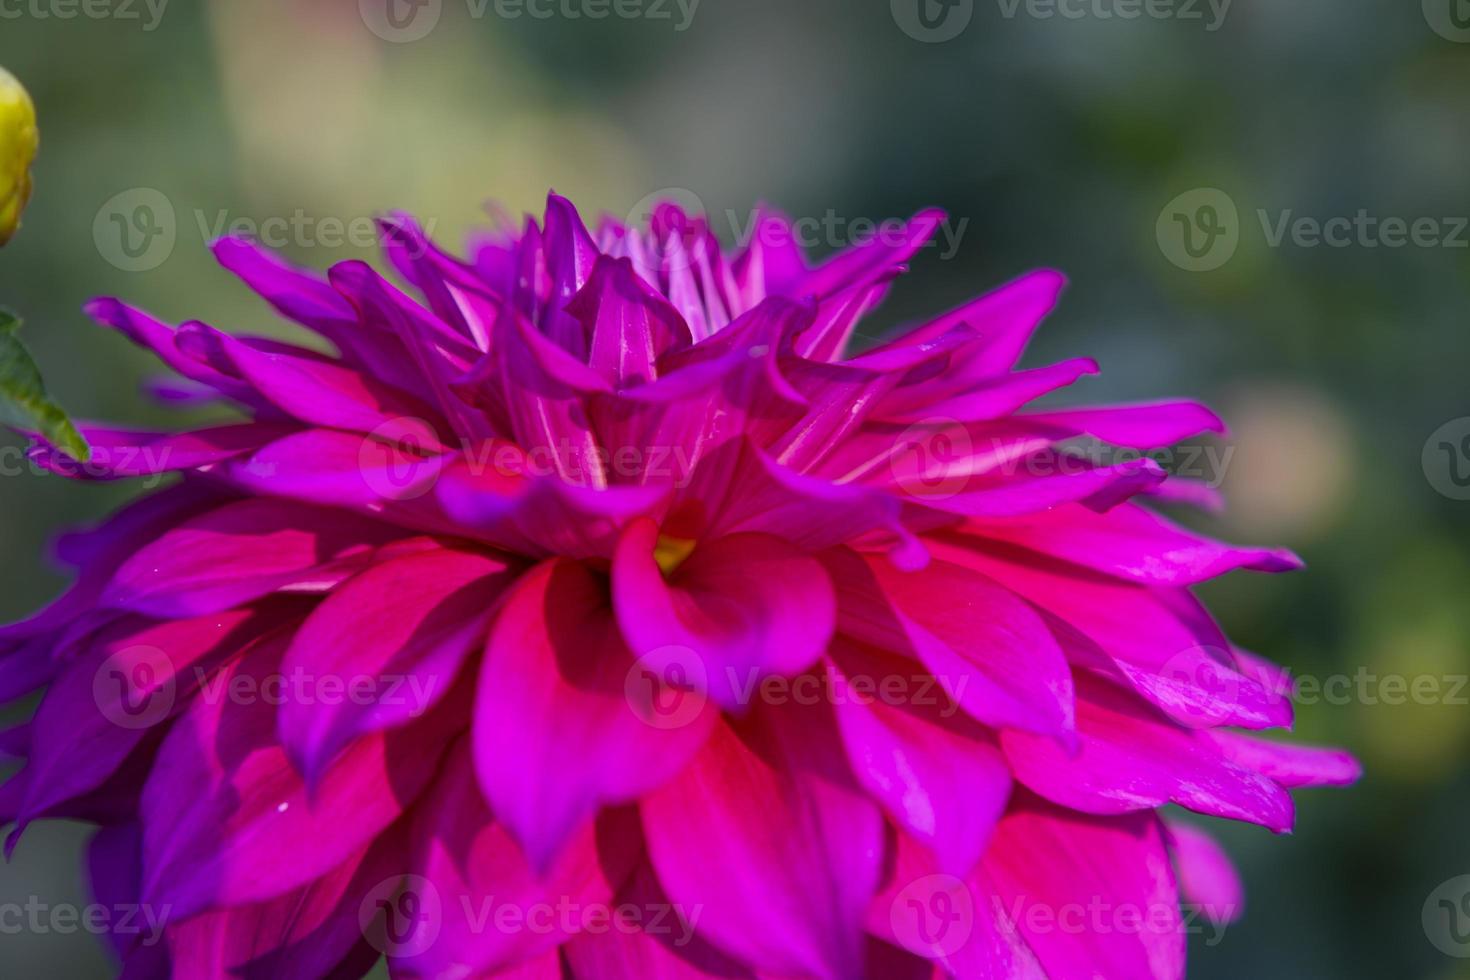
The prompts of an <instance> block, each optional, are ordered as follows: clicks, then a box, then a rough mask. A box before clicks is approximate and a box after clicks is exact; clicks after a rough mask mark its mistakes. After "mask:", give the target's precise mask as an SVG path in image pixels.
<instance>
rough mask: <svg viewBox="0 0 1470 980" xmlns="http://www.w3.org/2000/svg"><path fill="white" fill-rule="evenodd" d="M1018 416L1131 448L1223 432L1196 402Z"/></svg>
mask: <svg viewBox="0 0 1470 980" xmlns="http://www.w3.org/2000/svg"><path fill="white" fill-rule="evenodd" d="M1021 417H1022V418H1024V419H1026V420H1027V421H1031V422H1038V423H1041V424H1044V425H1056V426H1061V427H1063V428H1066V429H1071V430H1073V431H1074V432H1078V433H1084V432H1085V433H1086V434H1088V435H1090V436H1096V437H1097V438H1099V439H1101V440H1103V441H1104V442H1111V443H1113V444H1114V445H1118V446H1128V447H1129V448H1132V449H1158V448H1160V447H1162V446H1169V445H1172V444H1174V443H1176V442H1178V441H1179V440H1181V439H1188V438H1189V437H1191V436H1197V435H1199V434H1200V433H1202V432H1218V433H1222V434H1223V433H1224V432H1225V423H1224V422H1222V421H1220V417H1219V416H1218V415H1216V414H1215V413H1214V412H1212V411H1210V410H1209V409H1208V408H1206V407H1205V406H1203V405H1201V404H1199V403H1198V402H1155V403H1151V404H1147V405H1113V406H1109V407H1107V408H1075V409H1067V410H1064V411H1058V412H1038V413H1036V414H1034V415H1024V416H1021Z"/></svg>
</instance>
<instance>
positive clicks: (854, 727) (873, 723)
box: [827, 639, 1011, 875]
mask: <svg viewBox="0 0 1470 980" xmlns="http://www.w3.org/2000/svg"><path fill="white" fill-rule="evenodd" d="M828 658H829V659H828V663H827V669H828V671H829V673H830V674H831V675H832V681H833V683H834V684H836V685H839V686H840V690H841V691H842V692H843V693H842V694H840V695H839V696H837V697H836V698H835V703H834V710H835V712H836V715H837V725H838V728H839V730H840V731H841V734H842V740H843V745H844V746H845V748H846V750H847V757H848V761H849V763H850V764H851V766H852V771H853V773H854V774H855V775H856V777H857V779H858V782H860V783H861V784H862V785H863V788H864V789H866V790H867V791H868V792H869V793H870V794H871V795H872V796H873V797H874V798H875V799H876V800H878V802H879V803H881V804H882V805H883V807H884V809H885V810H887V811H888V813H889V815H890V816H891V817H892V818H893V820H894V821H896V822H897V823H898V824H899V825H900V826H901V827H903V828H904V829H905V830H907V831H908V832H909V833H910V834H912V835H913V836H914V837H915V838H916V839H917V840H919V841H921V842H922V843H924V844H925V845H926V846H927V847H929V848H930V849H931V850H932V851H933V852H934V853H935V855H937V856H938V858H939V863H940V866H941V868H942V869H943V870H945V871H947V872H949V873H950V874H956V875H964V874H968V873H969V872H970V869H971V868H973V867H974V866H975V864H976V862H978V861H979V860H980V855H981V854H982V853H984V850H985V845H986V842H987V841H988V840H989V839H990V831H991V829H992V828H994V826H995V822H996V820H998V819H999V818H1000V815H1001V813H1002V811H1004V809H1005V804H1006V799H1007V797H1009V795H1010V791H1011V774H1010V771H1009V770H1008V769H1007V768H1006V764H1005V759H1004V758H1003V757H1002V756H1001V754H1000V752H999V750H998V749H997V748H996V746H995V743H994V741H993V740H992V739H991V738H990V736H989V734H988V733H987V732H986V730H985V729H983V728H982V727H981V726H979V725H978V724H976V723H975V722H973V721H971V720H970V719H968V718H967V717H966V716H964V715H956V712H957V711H958V710H959V708H958V706H957V705H955V704H954V703H953V702H952V701H951V700H950V699H949V698H948V697H947V696H945V695H944V694H943V693H942V691H940V690H939V689H938V688H936V687H934V686H933V678H932V677H930V676H928V675H927V671H924V668H922V667H921V666H920V665H919V664H917V663H914V662H913V661H908V662H907V666H906V663H905V661H903V660H902V659H900V658H896V657H891V656H883V655H880V654H877V653H876V652H874V651H872V650H867V649H864V648H861V647H858V646H856V645H853V644H850V643H846V642H844V641H842V640H840V639H839V640H837V641H835V642H834V643H833V644H832V647H831V648H830V650H829V651H828ZM916 669H917V670H916ZM918 671H924V673H923V676H920V674H919V673H918ZM893 681H897V682H899V683H901V684H902V685H903V687H902V688H901V689H900V690H902V692H903V694H902V695H900V696H899V698H898V699H896V700H891V699H890V697H889V696H888V695H886V694H885V693H884V692H885V691H888V690H890V689H891V688H890V687H888V686H885V682H893ZM864 689H866V692H876V693H866V692H865V691H864ZM860 692H862V693H860Z"/></svg>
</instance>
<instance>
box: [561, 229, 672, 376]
mask: <svg viewBox="0 0 1470 980" xmlns="http://www.w3.org/2000/svg"><path fill="white" fill-rule="evenodd" d="M566 311H567V313H569V314H570V315H571V316H572V317H573V318H574V319H575V320H577V321H578V322H579V323H581V324H582V327H583V329H584V330H585V331H586V333H587V336H588V337H589V338H591V350H590V353H589V362H590V363H591V365H592V367H593V369H594V370H596V371H597V372H599V373H600V374H601V375H602V376H603V377H605V378H607V379H608V380H609V381H611V382H612V383H613V385H614V387H617V388H625V387H628V386H630V385H636V384H640V383H643V382H647V381H652V380H653V379H654V377H655V376H656V374H657V371H656V368H655V363H656V361H657V359H658V357H659V355H660V354H662V353H664V352H665V351H669V350H677V349H678V348H679V347H682V346H687V345H688V344H689V343H690V342H691V341H690V337H689V328H688V326H686V325H685V323H684V318H683V317H681V316H680V315H679V313H678V311H677V310H675V309H674V308H673V307H672V306H670V305H669V303H668V301H667V300H665V299H664V298H663V297H661V296H659V295H658V294H657V293H656V292H654V291H653V289H651V288H650V287H649V286H648V285H647V284H646V283H644V282H643V280H641V279H639V278H638V276H637V274H636V273H634V271H633V263H631V262H630V261H628V260H627V259H613V258H608V257H607V256H602V257H600V258H598V260H597V264H596V265H595V266H594V267H593V270H592V277H591V279H589V280H588V281H587V284H586V286H584V287H583V288H582V290H581V291H580V292H578V293H577V295H575V296H573V297H572V299H571V300H570V301H569V302H568V303H567V306H566Z"/></svg>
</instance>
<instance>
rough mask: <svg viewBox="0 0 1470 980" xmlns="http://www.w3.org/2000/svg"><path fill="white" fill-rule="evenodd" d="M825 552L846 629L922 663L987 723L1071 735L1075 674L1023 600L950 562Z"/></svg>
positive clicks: (992, 582) (958, 700)
mask: <svg viewBox="0 0 1470 980" xmlns="http://www.w3.org/2000/svg"><path fill="white" fill-rule="evenodd" d="M826 557H827V567H828V570H829V571H830V572H831V574H832V578H833V581H834V582H836V583H837V585H838V589H839V596H840V606H839V608H840V616H839V628H840V630H841V631H842V633H844V634H846V635H848V636H851V637H854V638H855V639H858V640H861V641H862V642H864V643H868V644H871V645H872V646H875V647H877V648H879V649H882V650H890V651H894V652H896V653H902V654H905V655H906V656H909V657H911V658H913V659H914V660H916V661H917V662H920V663H922V664H923V665H924V666H925V667H927V668H928V669H929V670H930V671H931V672H932V673H933V675H934V676H935V678H937V679H938V682H939V684H940V686H941V687H942V688H943V689H944V690H945V691H946V692H947V693H948V694H949V696H950V697H951V698H953V699H954V700H955V701H956V702H957V703H958V704H959V705H960V706H961V707H963V708H964V709H965V711H966V712H967V713H968V714H970V715H971V716H973V717H974V718H976V719H978V720H980V721H983V722H985V723H986V724H988V725H993V726H996V727H1012V728H1020V729H1024V730H1026V731H1032V732H1037V733H1039V734H1043V735H1048V736H1063V737H1065V736H1066V735H1067V733H1068V732H1070V730H1071V728H1072V679H1071V672H1070V670H1069V668H1068V666H1067V662H1066V659H1065V658H1064V657H1063V656H1062V651H1061V649H1060V648H1059V647H1058V645H1057V642H1056V640H1055V639H1054V638H1053V637H1052V635H1051V632H1050V631H1049V630H1048V629H1047V627H1046V624H1045V623H1044V622H1043V621H1042V619H1041V617H1040V616H1039V615H1037V613H1036V611H1035V610H1033V609H1032V608H1030V607H1029V606H1028V605H1026V603H1024V602H1022V601H1021V600H1020V599H1018V598H1017V597H1016V596H1014V595H1012V594H1011V593H1009V592H1008V591H1006V590H1005V589H1003V588H1001V587H999V586H998V585H997V584H996V583H995V582H994V581H992V580H990V579H987V578H985V577H984V576H982V575H978V574H975V573H974V572H971V571H969V570H968V569H965V568H963V567H961V566H959V565H954V564H950V563H948V562H933V563H931V564H930V565H929V566H928V567H927V568H925V569H922V570H920V571H913V572H904V571H899V570H897V569H895V568H893V567H892V566H891V565H889V564H888V563H887V562H884V561H882V560H875V559H873V558H867V559H864V558H862V557H860V556H857V555H855V554H853V553H852V552H849V551H841V550H840V551H834V552H831V553H829V554H828V556H826ZM954 596H964V597H965V598H964V601H963V602H956V601H954V599H953V597H954Z"/></svg>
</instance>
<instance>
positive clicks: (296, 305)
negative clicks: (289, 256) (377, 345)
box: [210, 236, 357, 342]
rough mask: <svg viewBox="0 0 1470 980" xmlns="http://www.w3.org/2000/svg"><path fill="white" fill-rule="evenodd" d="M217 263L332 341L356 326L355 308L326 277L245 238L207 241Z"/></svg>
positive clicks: (278, 307)
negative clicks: (284, 259)
mask: <svg viewBox="0 0 1470 980" xmlns="http://www.w3.org/2000/svg"><path fill="white" fill-rule="evenodd" d="M210 249H211V250H213V252H214V257H215V258H216V259H217V260H218V261H219V264H220V265H222V266H224V267H225V268H226V269H228V270H229V271H230V272H232V273H234V274H235V275H236V276H238V277H239V278H240V280H241V281H242V282H244V283H245V285H246V286H248V287H250V289H251V290H252V291H253V292H254V293H256V294H257V295H259V296H261V297H263V298H264V299H265V300H266V302H268V303H270V304H271V306H273V307H275V309H276V311H277V312H279V313H280V314H281V315H282V316H284V317H286V318H288V319H290V320H294V321H295V322H297V323H299V324H301V325H302V326H305V327H310V328H311V329H312V330H315V331H316V332H317V333H320V334H321V335H322V336H324V337H326V338H327V339H329V340H331V341H333V342H340V340H341V338H342V337H343V335H344V334H345V333H346V332H347V331H349V330H351V329H352V328H353V327H355V326H356V325H357V311H355V310H354V309H353V308H352V306H351V305H350V304H348V303H347V302H346V301H345V300H343V299H342V297H341V295H339V294H338V293H337V291H336V290H334V289H333V288H332V287H331V284H330V283H328V282H327V281H326V280H325V279H322V278H320V277H319V276H316V275H314V274H312V273H309V272H306V271H305V270H302V269H298V268H296V267H295V266H292V265H289V264H288V263H286V262H284V261H282V260H281V259H280V257H278V256H277V255H275V254H273V253H272V252H270V251H269V250H267V249H265V248H262V247H261V246H260V245H257V244H256V243H254V242H251V241H248V240H246V239H244V238H237V237H233V236H227V237H224V238H219V239H216V240H215V241H214V242H212V243H211V244H210Z"/></svg>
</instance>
